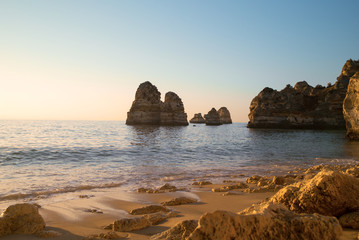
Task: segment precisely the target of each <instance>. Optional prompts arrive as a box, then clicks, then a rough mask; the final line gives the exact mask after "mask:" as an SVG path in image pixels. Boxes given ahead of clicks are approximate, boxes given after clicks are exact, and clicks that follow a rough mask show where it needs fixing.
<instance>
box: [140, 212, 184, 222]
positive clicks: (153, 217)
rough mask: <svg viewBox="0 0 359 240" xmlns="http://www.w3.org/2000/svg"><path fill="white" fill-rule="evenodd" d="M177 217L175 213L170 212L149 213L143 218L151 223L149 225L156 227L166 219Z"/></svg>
mask: <svg viewBox="0 0 359 240" xmlns="http://www.w3.org/2000/svg"><path fill="white" fill-rule="evenodd" d="M177 216H178V213H177V212H174V211H170V212H156V213H151V214H147V215H145V216H144V217H145V218H146V219H147V220H148V221H149V222H150V223H151V225H157V224H159V223H160V222H163V221H164V220H166V219H167V218H171V217H177Z"/></svg>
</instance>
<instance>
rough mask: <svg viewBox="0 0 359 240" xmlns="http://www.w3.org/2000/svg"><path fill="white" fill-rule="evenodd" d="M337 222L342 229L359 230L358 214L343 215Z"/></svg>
mask: <svg viewBox="0 0 359 240" xmlns="http://www.w3.org/2000/svg"><path fill="white" fill-rule="evenodd" d="M339 222H340V225H342V227H345V228H353V229H359V212H351V213H347V214H344V215H343V216H341V217H340V218H339Z"/></svg>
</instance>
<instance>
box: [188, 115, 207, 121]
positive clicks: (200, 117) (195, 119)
mask: <svg viewBox="0 0 359 240" xmlns="http://www.w3.org/2000/svg"><path fill="white" fill-rule="evenodd" d="M189 122H190V123H206V120H204V118H203V117H202V114H201V113H196V114H194V116H193V118H192V119H191V120H190V121H189Z"/></svg>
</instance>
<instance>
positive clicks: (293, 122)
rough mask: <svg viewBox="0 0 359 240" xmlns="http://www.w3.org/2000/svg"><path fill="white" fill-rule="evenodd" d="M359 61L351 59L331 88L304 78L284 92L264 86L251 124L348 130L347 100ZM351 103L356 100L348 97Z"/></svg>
mask: <svg viewBox="0 0 359 240" xmlns="http://www.w3.org/2000/svg"><path fill="white" fill-rule="evenodd" d="M358 63H359V62H358V61H353V60H348V61H347V62H346V63H345V65H344V67H343V69H342V72H341V75H340V76H339V77H338V78H337V82H336V83H335V84H334V85H329V86H328V87H322V86H317V87H312V86H310V85H309V84H308V83H306V82H305V81H303V82H298V83H297V84H296V85H295V87H294V88H293V87H292V86H290V85H287V87H286V88H284V89H283V90H281V91H277V90H273V89H271V88H264V89H263V90H262V91H261V92H260V93H259V94H258V95H257V96H256V97H255V98H254V99H253V100H252V102H251V104H250V113H249V115H248V117H249V123H248V127H249V128H301V129H344V128H345V121H344V116H343V101H344V98H345V96H346V93H347V89H349V88H348V83H349V78H350V77H352V76H353V75H354V73H355V72H356V71H358V66H359V64H358ZM353 82H354V80H353ZM348 99H354V98H348ZM347 106H348V107H349V108H350V106H352V101H350V100H348V103H347ZM344 108H345V106H344ZM344 111H345V110H344ZM349 112H350V111H349ZM347 122H348V121H347ZM349 124H350V123H349ZM347 125H348V123H347ZM349 135H350V133H349Z"/></svg>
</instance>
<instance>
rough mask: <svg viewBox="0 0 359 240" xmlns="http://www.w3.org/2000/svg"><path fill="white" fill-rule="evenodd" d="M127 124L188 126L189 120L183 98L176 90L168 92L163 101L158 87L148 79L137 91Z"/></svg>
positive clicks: (128, 114)
mask: <svg viewBox="0 0 359 240" xmlns="http://www.w3.org/2000/svg"><path fill="white" fill-rule="evenodd" d="M126 124H128V125H179V126H186V125H188V122H187V114H186V113H185V112H184V106H183V103H182V100H181V98H180V97H179V96H178V95H177V94H175V93H174V92H168V93H166V95H165V101H164V102H162V101H161V93H160V92H159V91H158V90H157V87H156V86H154V85H152V84H151V83H150V82H148V81H147V82H144V83H141V84H140V86H139V87H138V89H137V91H136V96H135V100H134V101H133V103H132V106H131V109H130V111H129V112H128V113H127V120H126Z"/></svg>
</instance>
